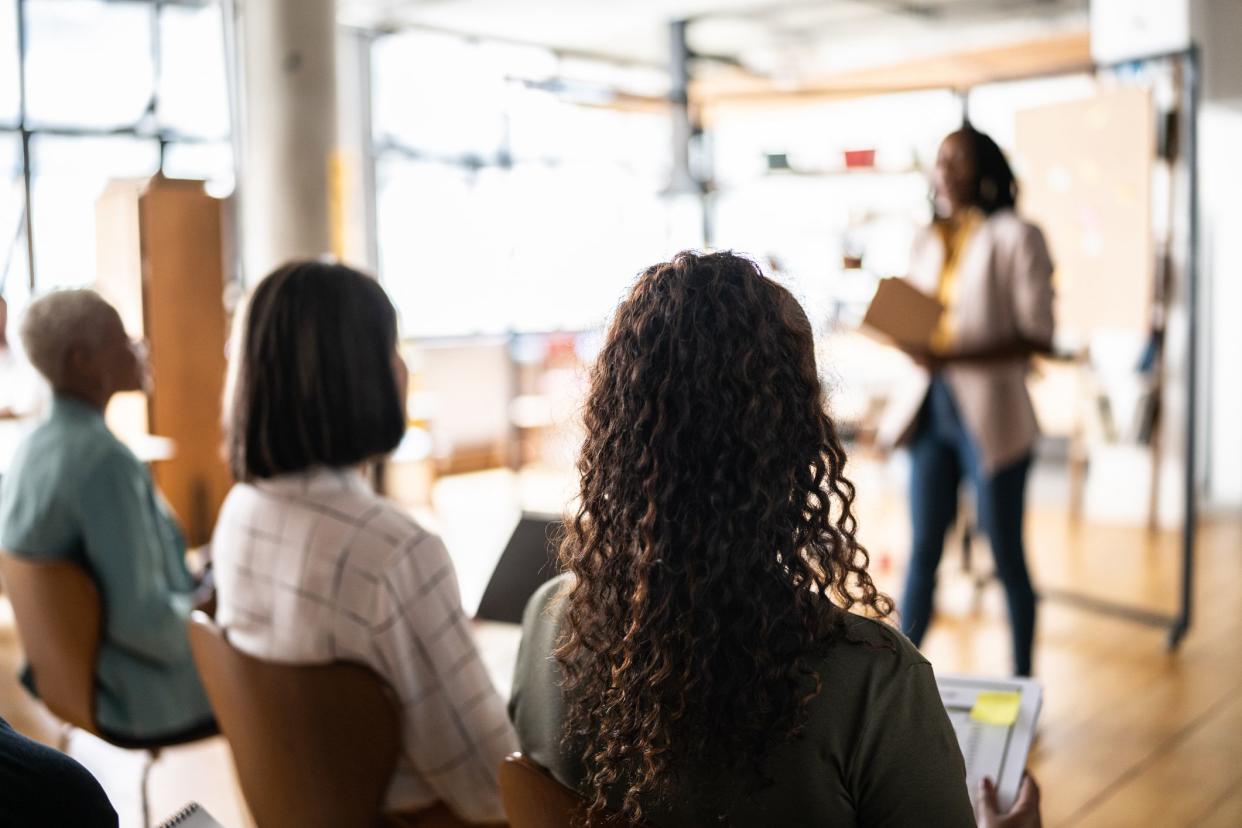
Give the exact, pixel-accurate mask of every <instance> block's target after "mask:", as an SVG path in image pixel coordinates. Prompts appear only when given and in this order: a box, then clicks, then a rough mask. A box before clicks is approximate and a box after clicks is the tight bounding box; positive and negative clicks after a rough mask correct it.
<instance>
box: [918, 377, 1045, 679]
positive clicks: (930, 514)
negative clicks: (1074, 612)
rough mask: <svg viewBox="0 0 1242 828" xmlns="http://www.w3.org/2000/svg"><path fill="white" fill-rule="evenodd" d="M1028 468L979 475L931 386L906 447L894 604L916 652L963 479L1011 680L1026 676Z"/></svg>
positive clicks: (950, 409)
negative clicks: (993, 589)
mask: <svg viewBox="0 0 1242 828" xmlns="http://www.w3.org/2000/svg"><path fill="white" fill-rule="evenodd" d="M1030 467H1031V458H1030V455H1027V456H1026V457H1023V458H1022V459H1020V460H1017V461H1015V462H1013V463H1010V464H1009V465H1007V466H1005V467H1003V468H1001V469H998V470H996V471H995V472H993V473H992V474H990V475H988V474H986V473H985V472H984V470H983V468H982V465H981V463H980V461H979V454H978V450H977V449H976V447H975V444H974V440H973V439H972V438H971V436H970V435H969V434H968V433H967V431H966V428H965V426H964V425H963V424H962V420H961V417H960V416H959V414H958V410H957V403H956V401H955V400H954V398H953V391H952V389H951V388H950V387H949V384H948V383H947V382H946V381H945V380H944V379H943V378H942V377H940V376H939V375H937V376H936V377H934V378H933V380H932V384H931V387H930V389H929V390H928V392H927V399H926V400H925V401H924V403H923V408H922V410H921V411H920V412H919V418H918V422H917V423H916V425H915V435H914V439H913V440H912V441H911V444H910V524H911V527H912V529H913V531H914V543H913V548H912V550H911V554H910V568H909V570H908V571H907V573H906V588H905V593H904V595H903V596H902V600H901V625H902V631H903V632H905V634H906V635H907V636H909V638H910V640H911V641H913V642H914V644H915V646H918V644H919V643H920V642H921V641H922V639H923V634H924V633H925V632H926V631H927V625H928V623H929V622H930V620H931V614H932V599H933V595H934V593H935V590H936V568H937V566H938V565H939V564H940V556H941V554H942V553H943V552H944V541H945V535H946V534H947V533H948V531H949V527H950V526H952V525H953V521H954V520H955V519H956V517H957V497H958V488H959V487H960V485H961V481H962V478H963V477H967V478H969V479H970V482H971V484H972V485H973V487H974V490H975V512H976V519H977V521H978V525H979V528H980V529H982V530H983V531H984V532H985V533H986V534H987V536H988V540H989V542H990V543H991V546H992V558H993V560H994V562H995V563H996V574H997V576H998V577H999V578H1000V582H1001V584H1002V585H1003V586H1004V588H1005V597H1006V598H1007V599H1008V603H1009V622H1010V626H1011V630H1012V633H1013V663H1014V673H1015V674H1017V675H1020V676H1029V675H1030V674H1031V644H1032V641H1033V639H1034V636H1035V591H1034V590H1033V589H1032V588H1031V578H1030V575H1029V574H1027V571H1026V553H1025V551H1024V550H1023V546H1022V512H1023V502H1024V499H1025V495H1026V477H1027V472H1028V471H1029V470H1030Z"/></svg>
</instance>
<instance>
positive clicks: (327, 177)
mask: <svg viewBox="0 0 1242 828" xmlns="http://www.w3.org/2000/svg"><path fill="white" fill-rule="evenodd" d="M238 24H239V28H240V36H241V41H242V48H241V57H242V66H241V79H242V80H241V87H242V90H241V91H242V99H243V100H242V117H243V126H242V130H243V132H242V136H243V158H242V164H241V174H242V179H241V181H240V182H239V190H240V195H241V202H242V203H241V209H242V213H241V215H242V228H241V237H242V263H243V266H244V268H245V276H246V280H247V281H248V282H249V283H251V284H253V283H254V282H255V281H257V280H258V279H260V278H262V277H263V276H264V275H266V274H267V273H268V272H269V271H271V270H272V269H273V268H274V267H276V266H278V265H280V264H281V263H283V262H285V261H287V260H289V259H292V258H297V257H307V256H317V255H321V254H324V253H329V252H331V250H332V230H331V225H332V215H331V214H332V207H331V204H332V194H331V193H332V189H333V187H334V184H333V174H332V172H331V167H332V166H333V164H334V153H335V151H336V145H337V140H336V136H337V133H336V130H337V122H336V6H335V2H334V0H244V2H242V3H240V4H239V8H238Z"/></svg>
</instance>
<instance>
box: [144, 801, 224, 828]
mask: <svg viewBox="0 0 1242 828" xmlns="http://www.w3.org/2000/svg"><path fill="white" fill-rule="evenodd" d="M158 828H224V826H223V825H221V824H220V823H219V822H216V820H215V818H213V817H212V815H211V814H209V813H207V809H206V808H204V807H203V806H202V805H199V804H198V803H197V802H191V803H190V804H189V805H186V806H185V807H184V808H182V809H181V810H180V811H178V812H177V813H175V814H173V815H172V816H171V817H169V818H168V819H166V820H164V821H163V822H161V823H160V824H159V826H158Z"/></svg>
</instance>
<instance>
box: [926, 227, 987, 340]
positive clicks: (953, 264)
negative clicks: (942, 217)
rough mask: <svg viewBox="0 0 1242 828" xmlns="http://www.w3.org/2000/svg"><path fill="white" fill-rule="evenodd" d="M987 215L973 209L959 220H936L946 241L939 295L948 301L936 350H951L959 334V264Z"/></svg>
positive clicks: (941, 319) (941, 317) (936, 333)
mask: <svg viewBox="0 0 1242 828" xmlns="http://www.w3.org/2000/svg"><path fill="white" fill-rule="evenodd" d="M983 218H984V217H983V213H982V212H981V211H979V210H969V211H967V212H966V214H965V215H963V216H962V218H961V219H960V220H958V221H957V222H953V223H950V222H947V221H938V222H936V224H935V227H936V230H937V231H938V232H939V233H940V241H941V243H942V244H943V245H944V264H943V265H942V266H941V268H940V285H939V287H938V288H937V289H936V298H937V299H939V300H940V304H942V305H944V313H942V314H941V315H940V324H939V325H938V326H937V327H936V330H935V332H934V333H933V334H932V342H931V346H932V350H933V351H941V352H943V351H948V350H950V349H951V348H952V347H953V343H954V340H955V339H956V338H957V325H956V322H955V316H956V314H955V309H956V308H957V305H958V302H959V300H960V299H961V297H960V295H959V291H958V278H957V272H958V265H959V264H960V263H961V260H962V254H963V252H964V251H965V250H966V246H967V245H968V244H970V240H971V239H972V238H973V237H974V235H975V231H977V230H978V229H979V227H980V226H981V225H982V224H983Z"/></svg>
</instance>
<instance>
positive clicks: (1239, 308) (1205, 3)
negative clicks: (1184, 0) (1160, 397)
mask: <svg viewBox="0 0 1242 828" xmlns="http://www.w3.org/2000/svg"><path fill="white" fill-rule="evenodd" d="M1191 24H1192V25H1191V31H1192V34H1193V37H1194V38H1195V40H1196V41H1197V42H1198V43H1199V45H1200V47H1201V48H1202V50H1203V70H1204V71H1203V99H1202V100H1203V107H1202V115H1201V117H1200V119H1199V139H1200V143H1199V148H1200V158H1199V162H1200V167H1199V169H1200V176H1199V181H1200V186H1201V193H1202V199H1201V201H1200V204H1201V217H1202V222H1201V224H1202V235H1201V237H1200V245H1201V246H1200V251H1201V257H1202V258H1201V261H1202V268H1201V270H1200V273H1201V274H1202V276H1203V281H1202V284H1203V288H1204V294H1205V295H1204V297H1203V298H1204V303H1203V305H1202V306H1201V307H1203V308H1205V313H1204V317H1205V319H1204V322H1205V331H1204V335H1205V341H1204V352H1205V353H1204V355H1205V357H1206V358H1205V360H1204V362H1205V364H1204V371H1203V373H1202V376H1203V377H1204V380H1205V383H1204V384H1205V386H1206V387H1205V389H1204V393H1205V398H1206V400H1205V401H1206V403H1207V405H1206V422H1205V426H1206V428H1205V434H1204V438H1205V452H1204V455H1205V461H1206V463H1205V473H1206V476H1207V478H1206V479H1207V503H1206V504H1205V505H1206V506H1207V507H1208V508H1212V507H1217V508H1220V507H1224V508H1239V507H1242V319H1240V318H1239V317H1240V315H1242V162H1240V161H1239V157H1238V153H1239V150H1240V148H1242V50H1239V49H1238V44H1239V43H1242V2H1239V0H1195V2H1194V3H1193V5H1192V8H1191Z"/></svg>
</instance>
